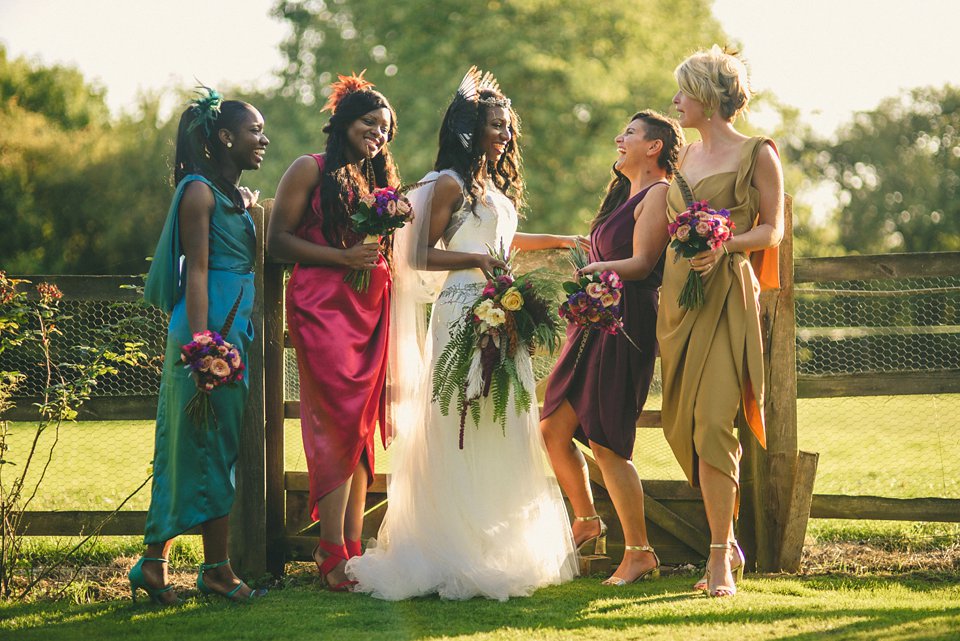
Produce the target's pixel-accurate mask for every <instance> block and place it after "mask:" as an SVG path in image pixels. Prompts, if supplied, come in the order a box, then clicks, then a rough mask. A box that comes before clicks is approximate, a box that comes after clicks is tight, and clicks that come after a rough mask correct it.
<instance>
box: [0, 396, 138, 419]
mask: <svg viewBox="0 0 960 641" xmlns="http://www.w3.org/2000/svg"><path fill="white" fill-rule="evenodd" d="M40 400H41V399H40V398H18V399H16V403H17V405H16V407H14V408H13V409H11V410H9V411H7V412H6V413H4V414H3V416H2V417H0V420H4V421H28V422H32V421H36V420H37V419H38V418H39V417H40V415H39V414H38V412H37V408H36V407H35V406H34V403H39V402H40ZM156 418H157V397H156V396H95V397H93V398H91V399H89V400H88V401H85V402H84V404H83V405H82V406H80V411H79V412H78V416H77V420H78V421H154V420H156Z"/></svg>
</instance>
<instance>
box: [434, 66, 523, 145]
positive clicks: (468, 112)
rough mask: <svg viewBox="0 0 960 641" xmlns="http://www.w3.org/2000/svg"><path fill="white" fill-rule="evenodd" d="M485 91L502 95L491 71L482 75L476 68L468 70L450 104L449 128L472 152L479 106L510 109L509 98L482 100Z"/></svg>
mask: <svg viewBox="0 0 960 641" xmlns="http://www.w3.org/2000/svg"><path fill="white" fill-rule="evenodd" d="M483 91H495V92H497V93H500V83H498V82H497V79H496V78H494V77H493V74H492V73H490V72H489V71H488V72H486V73H481V72H480V70H479V69H477V67H476V66H473V67H470V69H469V70H467V73H466V75H465V76H464V77H463V80H461V81H460V86H459V87H457V93H456V95H455V96H454V97H453V102H452V103H450V118H449V119H448V121H447V127H448V128H449V129H450V131H452V132H453V133H454V134H455V135H456V136H457V139H458V140H460V144H462V145H463V148H464V149H466V150H468V151H469V150H470V148H471V146H472V144H473V131H474V129H476V127H477V115H478V113H479V109H478V106H479V104H480V103H481V102H482V103H483V104H485V105H490V106H493V107H503V108H504V109H509V108H510V99H509V98H482V99H481V98H480V93H481V92H483Z"/></svg>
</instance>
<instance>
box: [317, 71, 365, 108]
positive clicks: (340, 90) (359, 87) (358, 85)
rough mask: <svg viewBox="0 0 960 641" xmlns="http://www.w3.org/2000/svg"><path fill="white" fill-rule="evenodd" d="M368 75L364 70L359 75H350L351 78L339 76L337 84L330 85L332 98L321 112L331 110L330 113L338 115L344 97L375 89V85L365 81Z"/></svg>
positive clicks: (328, 99)
mask: <svg viewBox="0 0 960 641" xmlns="http://www.w3.org/2000/svg"><path fill="white" fill-rule="evenodd" d="M365 73H367V70H366V69H364V70H363V71H361V72H360V73H359V74H355V73H353V74H350V75H349V76H341V75H340V74H337V82H335V83H333V84H332V85H330V89H332V92H331V93H330V97H329V98H327V104H325V105H324V106H323V109H321V110H320V111H327V110H328V109H329V110H330V113H336V111H337V105H338V104H340V101H341V100H343V98H344V96H346V95H347V94H351V93H353V92H355V91H363V90H364V89H369V88H371V87H373V86H374V85H373V83H372V82H370V81H368V80H364V78H363V74H365Z"/></svg>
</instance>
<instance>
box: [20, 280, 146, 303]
mask: <svg viewBox="0 0 960 641" xmlns="http://www.w3.org/2000/svg"><path fill="white" fill-rule="evenodd" d="M10 278H23V279H25V280H29V281H30V283H31V284H30V285H23V286H21V289H22V291H24V292H26V293H27V297H28V298H30V299H32V300H36V299H37V298H39V294H37V291H36V289H35V288H34V286H35V285H38V284H39V283H50V284H51V285H56V286H57V287H59V288H60V291H62V292H63V296H64V298H65V299H66V300H107V301H133V302H139V301H142V300H143V295H142V294H140V293H139V292H138V291H137V290H135V289H129V288H125V287H124V286H139V287H142V286H143V278H142V277H140V276H74V275H65V274H26V275H22V276H10Z"/></svg>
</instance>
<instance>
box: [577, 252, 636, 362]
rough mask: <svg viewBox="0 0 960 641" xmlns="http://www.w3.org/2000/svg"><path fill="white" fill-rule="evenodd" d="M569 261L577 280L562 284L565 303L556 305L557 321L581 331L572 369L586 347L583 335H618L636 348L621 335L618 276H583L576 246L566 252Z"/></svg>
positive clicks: (582, 256)
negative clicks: (558, 314) (562, 320)
mask: <svg viewBox="0 0 960 641" xmlns="http://www.w3.org/2000/svg"><path fill="white" fill-rule="evenodd" d="M569 258H570V263H571V264H572V265H573V268H574V269H575V270H576V271H577V273H578V274H581V275H580V276H579V278H577V280H574V281H566V282H565V283H563V291H564V292H565V293H566V294H567V299H566V300H565V301H564V302H563V303H562V304H561V305H560V318H562V319H564V320H566V321H567V322H568V323H573V324H575V325H579V326H580V327H583V328H584V332H583V334H582V335H581V337H580V347H579V349H578V350H577V358H576V360H575V361H574V363H573V366H574V367H576V366H577V363H579V362H580V356H581V355H583V350H584V347H586V344H587V335H588V334H589V333H590V332H591V331H593V330H597V331H601V332H605V333H607V334H616V333H618V332H620V333H622V334H623V336H624V337H625V338H626V339H627V340H628V341H630V344H631V345H633V346H634V347H636V343H634V342H633V339H631V338H630V336H629V335H627V333H626V332H625V331H623V321H622V320H621V318H622V316H621V308H620V301H621V299H622V297H623V281H621V280H620V275H619V274H617V272H615V271H613V270H612V269H608V270H604V271H602V272H593V273H592V274H583V273H582V270H583V268H584V267H586V266H587V254H586V252H584V251H583V249H582V248H581V247H580V246H579V245H576V246H574V247H572V248H571V249H570V257H569ZM638 349H639V348H638Z"/></svg>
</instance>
